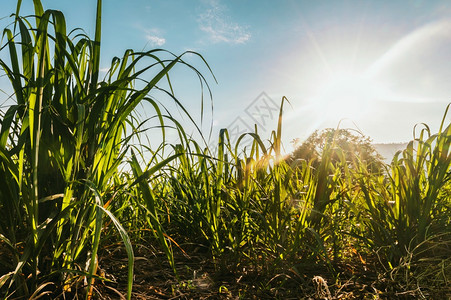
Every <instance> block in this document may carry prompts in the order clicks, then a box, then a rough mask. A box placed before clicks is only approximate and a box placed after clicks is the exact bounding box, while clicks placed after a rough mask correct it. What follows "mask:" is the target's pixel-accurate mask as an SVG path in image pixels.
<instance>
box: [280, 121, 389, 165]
mask: <svg viewBox="0 0 451 300" xmlns="http://www.w3.org/2000/svg"><path fill="white" fill-rule="evenodd" d="M294 142H295V143H298V144H299V141H298V140H295V141H294ZM332 143H333V144H332ZM326 145H329V146H332V151H329V152H328V153H329V155H331V162H332V163H334V164H335V163H338V162H340V161H342V160H343V158H344V159H345V160H346V162H347V163H348V164H353V163H358V162H365V163H366V165H367V166H368V168H369V169H370V170H371V171H373V172H376V171H381V170H382V168H383V162H382V160H383V158H382V156H381V155H380V154H379V153H378V152H377V150H376V149H375V148H374V146H373V145H372V144H371V139H370V138H369V137H366V136H364V135H362V134H360V133H358V132H356V133H354V132H352V131H351V130H349V129H333V128H327V129H324V130H322V131H318V130H316V131H315V132H313V133H312V134H311V135H310V136H309V137H308V138H307V140H305V141H304V142H303V143H302V144H300V145H298V146H296V148H295V150H294V151H293V153H292V154H291V155H290V157H289V160H290V161H291V162H294V161H296V160H299V159H301V160H306V161H309V162H311V164H312V165H313V166H317V165H318V164H319V163H320V161H321V159H322V158H323V154H324V149H325V147H326Z"/></svg>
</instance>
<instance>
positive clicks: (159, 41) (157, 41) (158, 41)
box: [146, 34, 166, 47]
mask: <svg viewBox="0 0 451 300" xmlns="http://www.w3.org/2000/svg"><path fill="white" fill-rule="evenodd" d="M146 39H147V40H148V41H149V43H150V44H151V45H152V46H159V47H160V46H163V45H164V44H165V43H166V39H165V38H162V37H159V36H156V35H152V34H146Z"/></svg>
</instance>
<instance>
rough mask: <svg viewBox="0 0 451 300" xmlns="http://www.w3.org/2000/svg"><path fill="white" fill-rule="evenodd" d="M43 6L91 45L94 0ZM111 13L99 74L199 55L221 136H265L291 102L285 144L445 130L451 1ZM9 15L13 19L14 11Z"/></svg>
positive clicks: (189, 82)
mask: <svg viewBox="0 0 451 300" xmlns="http://www.w3.org/2000/svg"><path fill="white" fill-rule="evenodd" d="M5 2H7V4H5ZM23 2H24V4H23V5H24V12H26V11H28V12H31V3H32V1H31V0H23ZM42 2H43V4H44V6H45V8H54V9H59V10H62V11H63V13H64V14H65V15H66V18H67V23H68V28H75V27H83V28H84V29H85V30H86V32H87V33H88V34H89V35H90V36H93V32H94V18H95V5H96V1H94V0H90V1H88V0H79V1H62V0H58V1H57V0H43V1H42ZM103 5H104V7H103V10H104V11H103V12H104V14H103V32H102V34H103V36H102V47H103V49H102V55H103V61H102V68H107V67H108V64H109V62H110V61H111V59H112V57H113V56H115V55H116V56H121V55H122V54H123V52H124V51H125V50H126V49H128V48H132V49H135V50H142V49H146V50H149V49H152V48H160V47H161V48H164V49H167V50H170V51H172V52H174V53H182V52H183V51H185V50H195V51H197V52H199V53H201V54H202V55H203V56H204V57H205V59H206V60H207V62H208V63H209V65H210V67H211V68H212V70H213V72H214V74H215V76H216V78H217V80H218V84H216V83H215V82H214V80H213V79H212V77H211V76H209V75H208V73H207V72H206V71H205V68H204V67H203V66H202V62H201V61H200V60H194V59H193V60H192V61H190V62H192V63H193V64H194V65H195V66H199V68H200V69H201V70H203V71H204V75H206V77H207V79H208V80H209V83H210V85H211V88H212V92H213V101H214V115H213V124H214V128H213V132H214V134H216V132H217V131H218V130H219V129H220V128H222V127H233V128H234V130H238V131H239V130H241V129H243V128H246V127H251V128H252V126H253V124H254V123H256V122H257V123H258V124H259V125H260V127H261V128H262V129H261V132H263V133H264V132H265V131H266V132H268V131H269V130H271V129H273V127H274V126H275V125H274V121H275V116H276V111H275V110H274V104H273V102H275V103H276V105H279V103H280V101H281V99H282V96H286V97H287V98H288V100H289V101H290V103H291V106H290V105H287V106H286V108H285V110H284V119H285V122H284V129H283V132H284V139H285V141H286V144H287V143H288V141H290V140H292V139H294V138H305V137H306V136H307V135H308V134H309V133H311V132H312V131H313V130H314V129H317V128H324V127H336V126H337V125H338V123H339V122H340V120H341V119H344V120H343V121H342V123H341V126H342V127H355V126H357V127H358V128H359V129H360V130H361V131H362V132H363V133H364V134H366V135H369V136H370V137H372V138H373V140H374V141H375V142H396V141H407V140H410V139H411V138H412V130H413V126H414V125H415V124H417V123H422V122H424V123H427V124H429V125H431V127H432V128H433V130H437V129H438V125H439V123H440V121H441V119H442V116H443V113H444V111H445V108H446V105H447V104H448V103H449V102H450V100H451V84H450V79H451V2H450V1H447V0H445V1H431V0H428V1H426V0H424V1H421V0H411V1H408V0H405V1H382V0H377V1H363V0H362V1H288V0H279V1H269V0H258V1H257V0H253V1H251V0H229V1H226V0H193V1H186V0H155V1H153V0H131V1H119V0H105V1H104V3H103ZM0 7H1V10H0V11H1V16H7V15H9V13H11V12H13V11H14V10H15V1H10V0H8V1H2V3H1V6H0ZM4 21H5V20H3V21H2V22H3V23H2V24H4ZM174 76H175V81H176V84H175V87H176V95H177V96H178V97H179V98H180V100H181V101H182V102H183V103H184V104H185V105H186V106H187V107H188V108H189V110H190V111H191V112H193V114H194V115H195V117H196V119H197V120H199V119H200V117H199V114H198V112H199V111H200V98H199V93H200V87H199V84H198V81H196V80H197V79H196V78H195V76H194V74H193V73H190V72H179V71H177V70H176V74H175V75H174ZM263 92H264V93H265V94H263V95H262V93H263ZM255 99H257V100H256V101H254V100H255ZM268 108H269V110H268ZM205 118H206V119H208V120H211V119H212V117H211V115H208V114H206V116H205ZM345 118H346V119H345ZM271 122H272V123H271ZM353 123H354V124H355V125H354V124H353ZM208 124H209V121H206V123H205V124H204V127H203V128H204V129H207V128H208ZM273 125H274V126H273ZM268 137H269V136H268Z"/></svg>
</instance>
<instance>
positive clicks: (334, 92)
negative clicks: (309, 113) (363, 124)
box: [312, 72, 382, 121]
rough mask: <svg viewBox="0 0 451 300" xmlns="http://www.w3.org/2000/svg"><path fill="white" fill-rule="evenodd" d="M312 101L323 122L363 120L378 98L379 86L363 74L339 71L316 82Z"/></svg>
mask: <svg viewBox="0 0 451 300" xmlns="http://www.w3.org/2000/svg"><path fill="white" fill-rule="evenodd" d="M317 86H318V87H319V88H318V90H317V93H316V95H315V96H314V97H313V98H312V105H313V106H314V111H315V113H317V114H320V115H321V116H322V117H323V118H325V119H326V120H338V121H339V120H342V119H350V120H352V121H358V120H360V119H362V118H365V117H366V116H367V115H368V114H369V113H370V109H371V105H372V104H374V101H376V100H377V98H379V97H378V96H380V93H381V90H382V89H381V87H380V85H378V84H377V82H375V81H374V80H373V79H372V78H369V77H368V76H366V75H365V74H364V73H362V74H358V73H351V72H338V73H335V74H334V75H333V76H331V77H330V78H329V79H328V80H326V81H325V82H322V83H318V84H317Z"/></svg>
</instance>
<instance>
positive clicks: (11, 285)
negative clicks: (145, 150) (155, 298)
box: [0, 0, 208, 299]
mask: <svg viewBox="0 0 451 300" xmlns="http://www.w3.org/2000/svg"><path fill="white" fill-rule="evenodd" d="M33 3H34V12H35V14H34V15H33V16H28V17H22V16H20V8H21V1H18V4H17V10H16V13H15V14H14V15H13V18H14V19H13V22H12V24H11V26H9V27H7V28H5V29H4V30H3V42H2V46H1V51H2V52H3V54H5V53H6V56H3V58H2V59H1V60H0V66H1V70H2V72H3V73H4V74H5V75H6V76H7V78H8V79H9V83H10V85H11V87H12V89H13V94H12V95H11V97H10V102H13V103H12V104H10V105H8V107H7V109H5V110H3V109H2V110H1V114H2V115H1V130H0V186H1V189H0V209H1V210H2V215H4V216H5V217H4V218H2V219H1V220H0V240H1V249H2V250H1V252H2V256H1V258H0V259H1V261H2V266H5V267H1V269H2V270H1V271H3V272H0V273H4V274H5V275H3V276H2V277H1V280H0V288H1V291H2V294H3V295H4V296H5V297H7V296H8V295H11V294H14V295H16V296H17V295H20V296H28V297H29V296H31V295H34V296H37V295H38V294H39V291H41V292H42V293H45V290H46V286H47V285H49V284H51V283H52V282H53V283H55V284H57V283H59V282H63V283H64V286H63V288H62V290H63V292H69V291H70V289H71V287H73V286H74V285H75V284H79V283H80V282H81V283H83V282H84V284H85V285H87V286H88V287H87V289H86V290H87V293H86V295H87V297H90V295H91V288H90V286H91V285H92V283H93V281H94V279H96V278H97V279H99V278H100V277H99V275H98V274H97V272H96V270H97V266H98V259H97V253H98V249H99V245H100V241H101V235H102V227H103V224H104V222H105V220H106V219H110V220H111V221H112V222H113V224H114V225H115V227H116V229H117V231H118V232H119V234H120V236H121V238H122V240H123V243H124V245H125V248H126V250H127V255H128V298H129V299H130V297H131V289H132V280H133V248H132V244H131V242H130V239H129V237H128V235H127V232H126V231H125V230H124V228H123V226H122V225H121V223H120V222H119V220H118V219H117V218H116V217H115V216H114V215H113V213H112V212H111V211H110V210H109V207H110V206H111V203H112V202H114V201H118V198H120V197H121V193H112V195H113V197H112V198H108V199H106V200H108V201H105V198H106V196H107V194H108V195H111V193H110V192H111V191H112V190H117V189H119V188H120V187H122V188H123V186H121V185H120V184H119V183H120V181H118V178H119V177H118V170H119V166H120V164H121V163H123V162H124V161H125V157H130V151H129V145H130V142H131V139H132V137H133V136H134V135H135V134H136V130H133V129H135V128H136V127H135V126H134V125H133V122H134V120H135V119H134V118H133V112H134V110H135V108H136V107H137V105H138V104H140V103H142V102H148V103H150V104H151V106H152V107H153V108H154V110H155V115H156V116H157V117H158V120H159V121H160V123H161V125H163V116H162V113H161V110H160V106H159V104H158V102H157V101H156V100H155V99H153V98H152V97H151V96H150V95H149V93H150V92H151V91H152V90H154V89H159V90H163V91H164V92H166V93H167V94H168V95H170V96H171V97H172V98H173V99H174V100H175V101H176V103H177V104H179V105H180V102H179V101H178V100H177V99H176V98H175V96H174V94H173V92H172V86H171V84H170V81H169V77H168V74H169V72H170V70H171V69H172V68H173V67H174V66H175V65H176V64H184V65H186V66H187V67H188V68H190V69H192V70H194V72H195V73H196V75H197V76H198V77H199V78H200V80H201V81H204V78H203V76H202V75H201V74H200V73H199V72H198V71H197V70H196V69H194V68H193V67H192V66H191V65H189V64H186V63H185V62H184V61H183V60H182V56H183V55H185V54H186V53H184V54H182V55H180V56H177V55H174V54H172V53H170V52H167V51H164V50H161V49H154V50H150V51H144V52H135V51H133V50H127V51H126V52H125V53H124V54H123V56H122V57H121V58H118V57H115V58H113V59H112V61H111V65H110V66H109V68H108V71H107V72H106V73H105V74H104V77H103V78H102V76H101V74H102V72H101V70H100V46H101V15H102V1H101V0H98V1H97V11H96V27H95V37H94V39H91V38H89V37H88V36H87V35H86V34H85V33H84V32H83V31H82V30H74V31H71V32H70V33H68V32H67V29H66V22H65V17H64V15H63V13H62V12H60V11H57V10H44V8H43V6H42V4H41V2H40V0H33ZM190 53H191V52H190ZM191 54H194V55H197V56H198V57H199V58H200V59H201V60H202V61H203V58H202V57H201V56H200V55H198V54H196V53H191ZM207 66H208V65H207ZM162 79H165V80H162ZM166 79H167V80H166ZM136 81H139V82H140V84H139V87H137V85H135V82H136ZM162 81H165V82H166V83H167V84H166V85H160V84H162ZM204 86H205V85H204ZM207 86H208V85H207ZM162 127H163V128H164V126H162ZM170 160H171V158H167V160H166V161H164V162H168V161H170ZM164 162H163V163H162V164H159V165H157V166H152V169H151V171H147V172H144V173H143V172H142V171H141V170H140V168H139V166H138V165H137V164H136V161H135V160H133V159H132V160H131V166H132V167H133V170H134V172H135V175H136V178H135V180H134V181H133V182H130V185H131V186H134V187H136V186H141V187H142V186H143V185H142V183H143V182H145V179H146V175H147V176H150V175H151V173H152V172H156V171H157V168H160V167H162V166H163V165H164ZM142 189H144V188H143V187H142ZM144 190H145V189H144ZM149 213H150V214H152V216H153V217H152V219H151V222H150V223H151V225H152V226H153V228H154V230H155V232H156V234H157V235H158V236H159V237H160V241H161V244H162V246H163V247H164V248H165V249H166V252H167V253H168V256H170V246H169V245H168V244H167V242H166V240H165V239H164V238H163V235H162V230H163V229H162V228H161V226H159V219H158V215H157V214H156V212H155V211H153V210H152V209H150V210H149Z"/></svg>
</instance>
